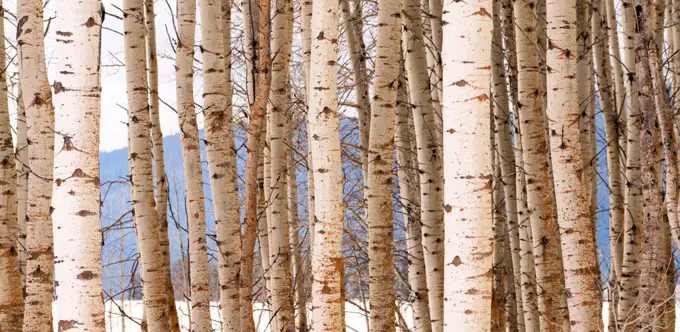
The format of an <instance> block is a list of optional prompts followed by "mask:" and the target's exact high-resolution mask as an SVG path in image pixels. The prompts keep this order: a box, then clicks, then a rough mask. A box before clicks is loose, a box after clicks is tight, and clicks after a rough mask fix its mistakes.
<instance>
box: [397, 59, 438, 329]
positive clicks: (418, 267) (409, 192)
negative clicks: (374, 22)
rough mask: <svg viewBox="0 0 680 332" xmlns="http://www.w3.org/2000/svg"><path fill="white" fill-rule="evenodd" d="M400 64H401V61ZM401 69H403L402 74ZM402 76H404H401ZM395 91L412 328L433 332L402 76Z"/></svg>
mask: <svg viewBox="0 0 680 332" xmlns="http://www.w3.org/2000/svg"><path fill="white" fill-rule="evenodd" d="M402 63H403V61H402ZM403 71H404V69H402V72H403ZM403 74H405V73H403ZM403 74H402V77H401V79H400V82H399V91H398V92H397V117H396V121H395V137H394V146H395V149H396V150H397V152H396V156H397V165H399V168H398V170H397V175H398V177H399V198H400V203H401V205H402V211H403V214H404V221H405V223H406V225H405V226H406V241H407V242H406V248H407V252H408V255H409V262H408V263H409V265H408V282H409V287H410V290H411V299H412V306H413V325H414V329H415V330H416V331H418V332H430V331H432V324H431V322H430V307H429V304H428V296H427V279H426V276H425V274H426V273H425V261H424V259H423V245H422V239H423V237H422V231H421V225H420V211H418V207H419V206H420V183H419V182H418V181H419V179H418V172H417V165H418V163H417V161H416V152H415V151H416V150H415V149H414V148H413V146H414V144H413V140H412V139H411V138H412V137H413V135H414V130H413V119H412V118H411V117H410V116H409V111H410V110H409V109H408V107H409V104H408V91H406V80H405V77H404V75H403Z"/></svg>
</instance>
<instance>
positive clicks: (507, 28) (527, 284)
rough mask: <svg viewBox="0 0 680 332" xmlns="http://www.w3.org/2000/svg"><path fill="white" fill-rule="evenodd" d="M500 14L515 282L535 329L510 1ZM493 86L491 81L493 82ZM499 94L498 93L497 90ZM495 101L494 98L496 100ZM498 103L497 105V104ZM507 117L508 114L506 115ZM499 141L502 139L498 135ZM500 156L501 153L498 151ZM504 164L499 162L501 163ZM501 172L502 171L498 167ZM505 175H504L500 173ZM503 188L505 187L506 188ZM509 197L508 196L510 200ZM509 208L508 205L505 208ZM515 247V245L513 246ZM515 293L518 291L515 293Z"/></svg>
mask: <svg viewBox="0 0 680 332" xmlns="http://www.w3.org/2000/svg"><path fill="white" fill-rule="evenodd" d="M501 14H502V20H503V25H502V28H503V41H504V45H505V52H504V55H505V56H504V57H505V58H506V59H507V62H508V71H507V76H508V83H509V84H508V87H509V88H510V91H509V96H510V104H511V105H512V117H513V121H514V123H515V125H514V126H513V128H512V129H513V132H514V133H515V134H514V135H513V136H514V137H513V138H512V139H513V140H514V143H515V144H514V150H515V151H514V155H513V156H512V157H514V160H515V161H514V162H512V163H509V164H511V165H512V166H513V167H514V165H515V164H517V167H515V168H514V174H515V182H514V185H515V192H516V195H515V197H516V201H517V223H518V224H517V227H518V233H519V234H518V237H519V250H518V251H519V257H520V271H521V275H520V279H519V281H518V283H519V284H520V285H521V287H520V289H521V300H522V310H523V315H524V328H525V330H527V331H535V330H538V328H539V320H538V303H537V298H536V284H535V281H536V271H535V268H534V257H533V253H532V244H531V243H532V236H531V224H530V220H529V218H528V217H529V214H528V212H527V197H526V195H527V192H526V181H525V174H524V161H523V153H522V136H521V135H520V132H521V131H520V128H519V123H520V121H519V112H518V111H517V105H518V86H517V85H518V83H517V76H518V70H517V69H518V68H517V48H516V41H515V20H514V6H513V3H512V1H509V0H502V1H501ZM494 87H495V85H494ZM498 95H499V96H500V95H501V94H500V93H499V94H498ZM496 103H498V101H496ZM499 107H501V106H499ZM508 121H509V117H508ZM503 127H504V125H499V126H498V127H496V130H497V131H498V132H499V133H500V132H501V131H500V130H501V128H503ZM500 142H501V144H505V143H502V142H503V139H502V138H501V139H500ZM501 156H503V155H501ZM509 158H510V157H508V158H505V157H503V159H502V162H504V163H505V162H506V161H509V160H511V159H509ZM502 165H504V164H501V167H502ZM512 171H513V170H512V169H510V170H508V171H507V172H506V173H503V174H513V173H511V172H512ZM502 172H503V171H502ZM503 176H505V175H503ZM505 185H506V186H511V184H508V183H505ZM506 189H507V188H506ZM511 201H512V200H508V202H511ZM509 209H510V208H508V210H509ZM515 250H517V249H515ZM518 294H519V293H518Z"/></svg>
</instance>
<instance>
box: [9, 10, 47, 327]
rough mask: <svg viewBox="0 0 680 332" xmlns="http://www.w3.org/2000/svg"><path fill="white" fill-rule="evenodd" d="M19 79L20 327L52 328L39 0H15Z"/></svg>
mask: <svg viewBox="0 0 680 332" xmlns="http://www.w3.org/2000/svg"><path fill="white" fill-rule="evenodd" d="M17 6H18V10H17V17H18V19H19V22H18V23H17V44H18V45H19V52H20V53H21V60H20V64H19V67H20V68H19V73H20V80H21V84H22V88H23V98H24V104H25V105H26V122H27V123H26V124H27V126H28V135H27V137H28V140H29V141H28V142H30V144H29V145H28V160H29V162H28V167H29V169H30V173H29V175H28V183H27V186H28V188H30V195H28V201H27V208H26V235H27V237H26V256H27V262H26V287H25V293H24V295H25V296H26V298H25V308H24V330H25V331H49V330H50V329H52V291H53V279H54V274H53V273H54V271H53V260H54V252H53V245H54V243H53V234H52V217H51V211H50V210H51V200H52V179H53V171H54V168H53V165H54V107H53V106H52V91H51V90H50V85H49V83H48V81H47V71H46V66H45V51H44V40H43V7H42V1H39V0H21V1H18V2H17Z"/></svg>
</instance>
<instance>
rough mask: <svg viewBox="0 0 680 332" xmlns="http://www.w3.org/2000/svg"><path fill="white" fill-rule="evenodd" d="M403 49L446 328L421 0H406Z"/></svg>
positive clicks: (435, 314)
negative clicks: (419, 1)
mask: <svg viewBox="0 0 680 332" xmlns="http://www.w3.org/2000/svg"><path fill="white" fill-rule="evenodd" d="M403 12H404V15H403V21H402V22H403V24H404V26H405V28H404V36H403V37H402V38H403V42H404V47H403V51H404V52H405V54H404V58H405V59H406V72H407V75H408V77H409V80H408V83H409V91H410V94H411V104H412V105H411V107H412V110H413V123H414V126H415V132H416V142H417V148H418V151H417V153H418V169H419V171H420V183H421V188H420V193H421V200H420V202H421V205H420V213H421V217H420V220H421V222H422V226H423V227H422V232H423V247H424V253H425V268H426V270H427V286H428V295H429V302H430V303H429V305H430V318H431V320H432V330H433V331H435V332H441V331H443V319H444V316H443V310H444V297H443V296H444V278H443V277H444V252H443V251H444V244H443V243H442V241H443V240H444V239H443V237H444V226H443V221H442V212H443V211H442V202H443V200H442V197H443V195H442V189H443V184H442V180H443V176H442V167H441V165H442V164H441V160H442V159H441V150H440V147H439V145H438V144H437V135H436V131H434V130H432V129H431V128H435V127H436V125H435V114H434V110H433V108H432V95H431V94H430V88H429V84H430V81H429V77H428V69H427V67H426V66H425V64H426V63H427V62H426V61H427V60H426V53H425V52H426V50H425V47H424V37H423V30H422V21H421V17H420V4H419V3H418V1H417V0H404V9H403Z"/></svg>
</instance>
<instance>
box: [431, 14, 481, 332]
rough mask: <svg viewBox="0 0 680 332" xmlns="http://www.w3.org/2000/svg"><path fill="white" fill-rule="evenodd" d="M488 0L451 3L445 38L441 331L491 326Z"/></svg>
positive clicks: (445, 19) (443, 52)
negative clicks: (442, 300) (447, 36)
mask: <svg viewBox="0 0 680 332" xmlns="http://www.w3.org/2000/svg"><path fill="white" fill-rule="evenodd" d="M485 8H490V9H491V8H492V6H491V1H490V0H479V1H474V2H472V3H465V2H449V3H447V4H446V6H445V7H444V12H445V13H446V14H445V16H444V18H443V20H444V21H446V22H449V24H447V25H445V26H444V31H443V33H445V34H449V35H453V34H456V35H460V36H461V38H451V39H446V40H445V41H444V45H443V50H442V58H443V59H446V61H443V64H444V69H443V73H444V82H443V84H442V85H443V86H444V87H445V88H444V90H445V91H443V92H444V99H443V103H442V113H443V116H444V121H443V124H444V151H445V153H444V174H445V187H444V193H445V198H444V211H445V214H444V220H445V221H444V225H445V231H444V234H445V235H446V240H445V243H446V247H445V253H446V254H445V262H446V264H445V267H444V279H445V283H444V297H445V298H446V299H447V300H446V301H444V312H445V313H446V314H445V315H444V329H463V330H466V331H486V330H488V329H489V327H490V326H491V325H490V324H491V322H490V318H491V312H490V308H491V303H490V300H491V275H490V269H491V267H492V259H493V257H492V224H493V217H492V215H491V212H492V202H491V196H492V186H491V180H492V176H493V173H492V158H491V148H492V146H491V132H490V128H491V116H490V113H489V110H490V104H491V102H490V100H491V98H490V97H489V94H488V80H489V75H490V71H489V70H490V69H491V49H490V48H491V39H492V32H493V20H492V18H491V15H490V13H489V12H487V11H486V9H485Z"/></svg>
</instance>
